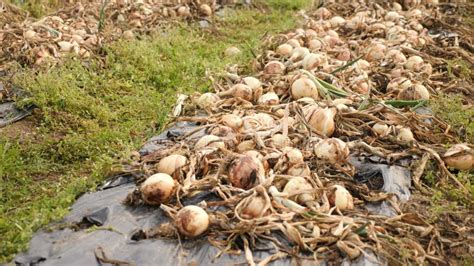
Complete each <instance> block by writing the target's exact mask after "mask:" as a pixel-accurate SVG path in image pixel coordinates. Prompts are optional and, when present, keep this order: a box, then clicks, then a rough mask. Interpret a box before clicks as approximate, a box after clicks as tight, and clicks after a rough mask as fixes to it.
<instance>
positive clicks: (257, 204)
mask: <svg viewBox="0 0 474 266" xmlns="http://www.w3.org/2000/svg"><path fill="white" fill-rule="evenodd" d="M267 210H268V206H267V201H266V200H265V198H264V197H263V196H256V197H253V198H252V200H251V201H249V202H248V203H247V205H246V206H244V207H243V209H242V213H241V216H242V218H244V219H253V218H260V217H262V216H263V215H265V213H266V212H267Z"/></svg>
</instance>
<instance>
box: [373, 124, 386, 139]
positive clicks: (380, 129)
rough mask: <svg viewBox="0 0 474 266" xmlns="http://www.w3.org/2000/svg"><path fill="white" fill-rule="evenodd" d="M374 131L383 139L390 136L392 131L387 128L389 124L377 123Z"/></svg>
mask: <svg viewBox="0 0 474 266" xmlns="http://www.w3.org/2000/svg"><path fill="white" fill-rule="evenodd" d="M372 131H373V132H374V133H375V135H377V136H380V137H383V136H386V135H388V133H389V131H390V129H389V127H388V126H387V124H384V123H376V124H375V125H373V126H372Z"/></svg>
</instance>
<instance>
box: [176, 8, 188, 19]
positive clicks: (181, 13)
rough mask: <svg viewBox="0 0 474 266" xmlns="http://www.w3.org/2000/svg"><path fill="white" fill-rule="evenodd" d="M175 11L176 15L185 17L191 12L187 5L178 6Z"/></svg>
mask: <svg viewBox="0 0 474 266" xmlns="http://www.w3.org/2000/svg"><path fill="white" fill-rule="evenodd" d="M177 13H178V16H180V17H187V16H190V15H191V12H190V11H189V7H187V6H180V7H178V10H177Z"/></svg>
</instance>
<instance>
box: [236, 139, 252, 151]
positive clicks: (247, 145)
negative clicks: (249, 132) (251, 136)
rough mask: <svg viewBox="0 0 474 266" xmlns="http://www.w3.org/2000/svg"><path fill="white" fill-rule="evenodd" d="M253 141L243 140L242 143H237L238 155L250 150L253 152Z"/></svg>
mask: <svg viewBox="0 0 474 266" xmlns="http://www.w3.org/2000/svg"><path fill="white" fill-rule="evenodd" d="M255 145H256V144H255V141H253V140H244V141H241V142H240V143H239V145H237V148H236V150H237V152H239V153H243V152H245V151H250V150H253V149H255Z"/></svg>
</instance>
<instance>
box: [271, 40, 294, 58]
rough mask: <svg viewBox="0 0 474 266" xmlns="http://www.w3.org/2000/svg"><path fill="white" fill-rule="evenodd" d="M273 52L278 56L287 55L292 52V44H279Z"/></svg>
mask: <svg viewBox="0 0 474 266" xmlns="http://www.w3.org/2000/svg"><path fill="white" fill-rule="evenodd" d="M275 52H276V53H277V54H278V55H280V56H283V57H288V56H290V55H291V53H292V52H293V46H291V45H289V44H288V43H284V44H281V45H279V46H278V47H277V48H276V50H275Z"/></svg>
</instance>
